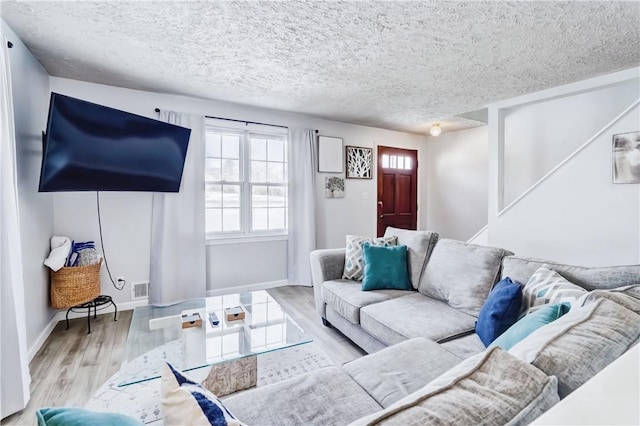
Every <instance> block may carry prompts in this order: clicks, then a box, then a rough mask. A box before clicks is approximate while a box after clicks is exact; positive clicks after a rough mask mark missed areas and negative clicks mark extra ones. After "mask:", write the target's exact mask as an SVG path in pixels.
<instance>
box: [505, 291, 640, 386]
mask: <svg viewBox="0 0 640 426" xmlns="http://www.w3.org/2000/svg"><path fill="white" fill-rule="evenodd" d="M639 337H640V315H638V314H636V313H635V312H632V311H630V310H629V309H627V308H625V307H623V306H621V305H618V304H617V303H615V302H612V301H610V300H607V299H600V300H597V301H595V302H594V303H592V304H589V305H587V306H584V307H578V308H573V309H571V311H569V313H568V314H566V315H564V316H562V317H561V318H560V319H558V320H556V321H554V322H552V323H551V324H547V325H545V326H544V327H542V328H539V329H538V330H536V331H534V332H533V333H532V334H530V335H529V336H528V337H527V338H525V339H524V340H523V341H521V342H520V343H518V344H517V345H515V346H514V347H513V348H511V349H510V350H509V352H510V353H511V354H513V355H514V356H516V357H518V358H520V359H522V360H524V361H526V362H530V363H532V364H533V365H535V366H536V367H538V368H539V369H540V370H542V371H544V372H545V373H546V374H548V375H550V376H551V375H553V376H556V377H557V378H558V393H559V394H560V397H561V398H564V397H565V396H567V395H568V394H570V393H571V392H573V391H574V390H575V389H576V388H578V387H579V386H581V385H582V384H583V383H585V382H586V381H587V380H589V379H590V378H591V377H593V376H594V375H595V374H596V373H598V372H599V371H600V370H602V369H603V368H605V367H606V366H607V365H609V364H610V363H611V362H612V361H614V360H615V359H616V358H618V357H619V356H620V355H622V354H623V353H624V352H625V351H627V349H629V347H631V346H632V344H633V343H634V342H635V341H636V340H637V339H638V338H639Z"/></svg>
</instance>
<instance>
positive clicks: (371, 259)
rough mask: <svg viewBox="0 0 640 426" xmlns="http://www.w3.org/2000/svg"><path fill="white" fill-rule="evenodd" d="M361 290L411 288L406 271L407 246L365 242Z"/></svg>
mask: <svg viewBox="0 0 640 426" xmlns="http://www.w3.org/2000/svg"><path fill="white" fill-rule="evenodd" d="M362 251H363V253H364V278H363V279H362V290H363V291H370V290H412V289H413V288H412V287H411V283H410V282H409V274H408V273H407V246H395V247H376V246H372V245H370V244H365V245H364V246H363V247H362Z"/></svg>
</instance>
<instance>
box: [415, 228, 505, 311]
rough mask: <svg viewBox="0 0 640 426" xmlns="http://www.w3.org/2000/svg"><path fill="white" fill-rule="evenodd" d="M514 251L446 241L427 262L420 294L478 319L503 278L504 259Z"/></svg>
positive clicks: (442, 242) (439, 243)
mask: <svg viewBox="0 0 640 426" xmlns="http://www.w3.org/2000/svg"><path fill="white" fill-rule="evenodd" d="M508 254H511V252H508V251H506V250H503V249H500V248H495V247H485V246H478V245H475V244H468V243H463V242H461V241H455V240H448V239H443V240H440V241H438V243H437V244H436V247H435V248H434V249H433V253H432V254H431V257H430V258H429V261H428V262H427V266H426V269H425V270H424V274H423V275H422V279H421V280H420V286H419V287H418V291H420V293H422V294H424V295H426V296H429V297H433V298H434V299H438V300H441V301H443V302H446V303H447V304H449V305H450V306H451V307H453V308H456V309H459V310H461V311H462V312H465V313H467V314H470V315H474V316H476V317H477V316H478V314H479V313H480V308H482V305H483V304H484V301H485V300H486V298H487V296H488V295H489V291H491V287H493V285H494V284H495V283H496V280H497V278H498V276H499V275H500V264H501V262H502V258H503V257H504V256H506V255H508Z"/></svg>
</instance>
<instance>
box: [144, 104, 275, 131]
mask: <svg viewBox="0 0 640 426" xmlns="http://www.w3.org/2000/svg"><path fill="white" fill-rule="evenodd" d="M155 111H156V112H160V108H156V109H155ZM204 117H205V118H213V119H216V120H225V121H235V122H236V123H245V124H259V125H261V126H271V127H280V128H283V129H288V127H287V126H280V125H279V124H268V123H260V122H258V121H246V120H235V119H233V118H223V117H213V116H211V115H205V116H204Z"/></svg>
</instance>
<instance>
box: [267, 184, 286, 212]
mask: <svg viewBox="0 0 640 426" xmlns="http://www.w3.org/2000/svg"><path fill="white" fill-rule="evenodd" d="M286 191H287V189H286V188H285V187H283V186H272V187H269V207H286V205H287V193H286Z"/></svg>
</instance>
